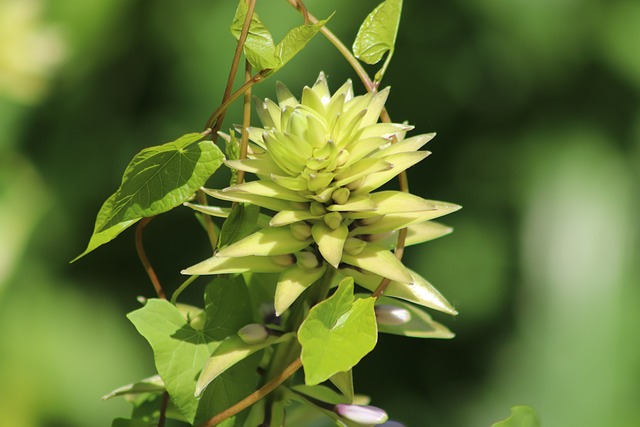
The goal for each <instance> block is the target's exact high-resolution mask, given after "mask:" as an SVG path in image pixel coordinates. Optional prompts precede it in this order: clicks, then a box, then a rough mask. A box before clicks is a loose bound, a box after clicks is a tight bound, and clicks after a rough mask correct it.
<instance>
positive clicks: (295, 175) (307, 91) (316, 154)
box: [183, 73, 459, 314]
mask: <svg viewBox="0 0 640 427" xmlns="http://www.w3.org/2000/svg"><path fill="white" fill-rule="evenodd" d="M276 91H277V98H278V102H277V103H276V102H274V101H271V100H270V99H266V100H265V101H264V102H262V101H259V102H257V112H258V116H259V118H260V120H261V122H262V125H263V127H262V128H255V127H253V128H249V129H248V134H249V139H250V141H251V144H250V145H249V152H248V156H247V158H246V159H242V160H227V161H226V164H227V165H228V166H229V167H231V168H233V169H237V170H243V171H245V172H250V173H253V174H255V175H256V176H257V178H258V179H257V180H254V181H250V182H245V183H242V184H238V185H233V186H231V187H228V188H225V189H223V190H212V189H205V191H206V192H207V193H208V194H209V195H211V196H213V197H216V198H218V199H222V200H228V201H232V202H241V203H251V204H254V205H257V206H260V207H262V208H265V209H267V210H270V211H273V214H272V215H271V217H270V221H269V224H268V226H267V227H263V228H261V229H260V230H259V231H257V232H255V233H253V234H251V235H249V236H247V237H245V238H243V239H241V240H239V241H237V242H235V243H232V244H230V245H228V246H226V247H224V248H222V249H221V250H219V252H218V253H217V254H216V255H215V256H213V257H212V258H209V259H207V260H205V261H203V262H201V263H199V264H196V265H194V266H192V267H190V268H187V269H186V270H184V271H183V273H185V274H221V273H234V272H237V273H240V272H245V271H253V272H261V271H262V272H281V276H280V280H279V282H278V286H277V291H276V300H275V306H276V312H277V314H281V313H282V312H283V311H284V310H286V309H287V308H288V307H289V306H290V305H291V304H292V303H293V301H294V300H295V299H296V298H297V296H298V295H300V294H301V293H302V292H303V291H304V290H305V289H306V288H307V287H308V286H310V285H311V284H313V282H315V281H316V280H318V279H319V278H320V277H321V276H322V274H323V272H324V271H325V270H326V268H335V269H339V270H341V271H342V272H343V273H345V274H346V275H347V276H353V277H354V280H355V281H356V283H358V284H360V285H363V286H365V287H368V288H370V287H371V284H370V282H369V280H368V278H371V277H378V278H380V280H382V279H383V278H386V279H389V280H391V281H392V282H393V286H394V289H395V292H396V293H400V294H403V295H408V294H411V293H412V292H411V291H409V290H408V289H407V290H405V291H404V292H403V288H411V287H413V286H414V284H421V283H427V282H426V281H425V280H424V279H422V278H421V277H419V276H418V275H417V274H416V273H414V272H412V271H409V270H408V269H407V268H406V267H405V266H404V265H403V264H402V262H401V261H399V260H398V259H397V258H396V256H395V255H394V254H393V253H392V252H391V250H392V249H393V248H394V247H395V237H396V234H397V232H398V231H399V230H400V229H402V228H408V235H409V236H410V239H408V240H407V244H415V243H420V242H423V241H427V240H431V239H433V238H436V237H439V236H441V235H444V234H447V233H448V232H449V231H450V229H449V228H447V227H444V226H441V225H439V224H435V223H427V221H429V220H431V219H434V218H437V217H439V216H442V215H445V214H448V213H450V212H453V211H455V210H457V209H459V206H457V205H454V204H449V203H444V202H438V201H432V200H425V199H423V198H421V197H418V196H415V195H412V194H408V193H405V192H401V191H375V190H377V189H378V188H379V187H380V186H382V185H383V184H385V183H387V182H388V181H389V180H391V179H393V178H394V177H395V176H397V175H398V174H400V173H401V172H403V171H404V170H406V169H407V168H409V167H411V166H413V165H415V164H416V163H418V162H419V161H421V160H422V159H424V158H425V157H427V156H428V155H429V152H428V151H418V150H419V149H420V148H421V147H422V146H423V145H424V144H426V143H427V142H428V141H429V140H430V139H431V138H433V136H434V134H425V135H418V136H413V137H410V138H406V139H405V133H406V132H407V131H409V130H411V129H413V127H412V126H408V125H406V124H399V123H379V122H378V119H379V117H380V113H381V111H382V109H383V107H384V103H385V101H386V99H387V96H388V95H389V89H388V88H387V89H384V90H382V91H380V92H376V93H368V94H366V95H362V96H355V97H354V94H353V89H352V85H351V81H347V83H345V84H344V85H343V86H342V87H340V88H339V89H338V90H337V91H336V92H335V93H334V94H333V95H332V94H331V93H330V92H329V87H328V85H327V81H326V78H325V76H324V74H323V73H321V74H320V76H319V77H318V80H317V81H316V83H315V84H314V85H313V87H311V88H309V87H305V88H304V89H303V91H302V99H301V100H298V99H297V98H296V97H295V96H294V95H292V93H291V92H290V91H289V90H288V89H287V88H286V87H285V86H284V85H282V84H280V83H279V84H278V85H277V87H276ZM222 136H223V137H225V138H229V137H228V136H227V135H222ZM425 224H426V225H425ZM352 271H357V272H361V273H362V274H355V275H354V274H351V273H350V272H352ZM418 286H420V289H421V290H422V291H423V293H424V292H425V291H426V292H427V293H428V294H429V295H426V296H425V295H422V300H425V301H427V300H428V301H429V304H428V305H429V306H431V307H433V308H436V309H440V310H442V311H445V312H449V313H455V311H454V310H453V308H452V307H451V306H450V304H449V303H447V302H446V300H444V298H443V297H442V296H441V295H440V294H439V293H438V292H437V291H435V289H433V290H432V291H430V289H431V288H430V287H425V286H421V285H418ZM416 300H417V301H416V302H418V303H420V301H421V299H420V298H416ZM424 305H427V304H424Z"/></svg>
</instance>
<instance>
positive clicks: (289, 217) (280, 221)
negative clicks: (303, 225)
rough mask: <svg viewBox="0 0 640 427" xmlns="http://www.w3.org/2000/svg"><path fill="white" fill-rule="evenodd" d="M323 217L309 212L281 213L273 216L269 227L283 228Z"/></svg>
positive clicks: (289, 211) (288, 211) (292, 211)
mask: <svg viewBox="0 0 640 427" xmlns="http://www.w3.org/2000/svg"><path fill="white" fill-rule="evenodd" d="M319 218H322V215H314V214H312V213H311V212H309V211H308V210H306V211H302V210H286V211H280V212H278V213H277V214H275V215H274V216H273V218H272V219H271V221H270V222H269V225H270V226H272V227H281V226H283V225H288V224H293V223H294V222H298V221H306V220H308V219H319Z"/></svg>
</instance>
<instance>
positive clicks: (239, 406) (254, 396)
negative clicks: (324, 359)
mask: <svg viewBox="0 0 640 427" xmlns="http://www.w3.org/2000/svg"><path fill="white" fill-rule="evenodd" d="M301 367H302V362H301V361H300V358H297V359H296V360H294V361H293V363H291V364H290V365H289V366H287V367H286V368H285V369H284V370H283V371H282V372H281V373H280V375H278V376H277V377H275V378H273V379H272V380H271V381H269V382H268V383H266V384H265V385H263V386H262V387H260V388H259V389H258V390H256V391H254V392H253V393H251V394H250V395H249V396H247V397H245V398H244V399H242V400H241V401H240V402H238V403H236V404H235V405H233V406H231V407H230V408H228V409H225V410H224V411H222V412H220V413H219V414H217V415H215V416H214V417H213V418H211V419H210V420H209V421H207V422H205V423H202V424H200V425H199V426H198V427H213V426H215V425H216V424H219V423H221V422H222V421H224V420H226V419H227V418H230V417H232V416H234V415H236V414H237V413H239V412H240V411H242V410H243V409H246V408H248V407H249V406H251V405H253V404H254V403H256V402H257V401H259V400H260V399H262V398H263V397H265V396H266V395H268V394H269V393H271V392H272V391H273V390H275V389H276V388H278V386H279V385H280V384H282V383H283V382H285V381H286V380H287V379H289V378H290V377H291V376H292V375H293V374H294V373H296V371H297V370H298V369H300V368H301Z"/></svg>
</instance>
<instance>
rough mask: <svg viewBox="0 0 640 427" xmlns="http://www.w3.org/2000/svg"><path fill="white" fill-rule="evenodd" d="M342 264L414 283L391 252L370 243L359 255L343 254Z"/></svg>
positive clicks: (403, 281) (399, 280)
mask: <svg viewBox="0 0 640 427" xmlns="http://www.w3.org/2000/svg"><path fill="white" fill-rule="evenodd" d="M342 262H345V263H347V264H350V265H353V266H355V267H360V268H362V269H364V270H367V271H370V272H372V273H375V274H378V275H380V276H382V277H387V278H389V279H391V280H395V281H398V282H402V283H411V282H412V281H413V279H412V277H411V274H409V271H408V270H407V268H406V267H405V266H404V264H402V261H400V260H398V258H396V256H395V255H394V254H392V253H391V252H390V251H388V250H386V249H384V248H382V247H380V246H378V245H374V244H371V243H368V244H367V245H366V246H365V247H364V248H363V249H362V251H361V252H360V253H358V255H355V256H354V255H350V254H348V253H346V252H345V253H343V254H342Z"/></svg>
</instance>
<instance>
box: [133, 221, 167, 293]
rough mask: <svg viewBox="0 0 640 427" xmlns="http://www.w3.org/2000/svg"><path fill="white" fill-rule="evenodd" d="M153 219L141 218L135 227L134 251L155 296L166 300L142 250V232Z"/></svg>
mask: <svg viewBox="0 0 640 427" xmlns="http://www.w3.org/2000/svg"><path fill="white" fill-rule="evenodd" d="M153 218H154V217H149V218H143V219H142V221H140V222H139V223H138V226H137V227H136V251H137V252H138V258H140V262H141V263H142V266H143V267H144V270H145V271H146V272H147V275H148V276H149V279H150V280H151V284H152V285H153V288H154V289H155V290H156V294H158V298H161V299H167V295H166V294H165V293H164V290H163V289H162V285H161V284H160V280H158V276H157V275H156V272H155V270H154V269H153V267H152V266H151V263H150V262H149V258H148V257H147V253H146V252H145V250H144V244H143V242H142V231H143V230H144V228H145V227H146V226H147V224H149V222H151V220H152V219H153Z"/></svg>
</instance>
